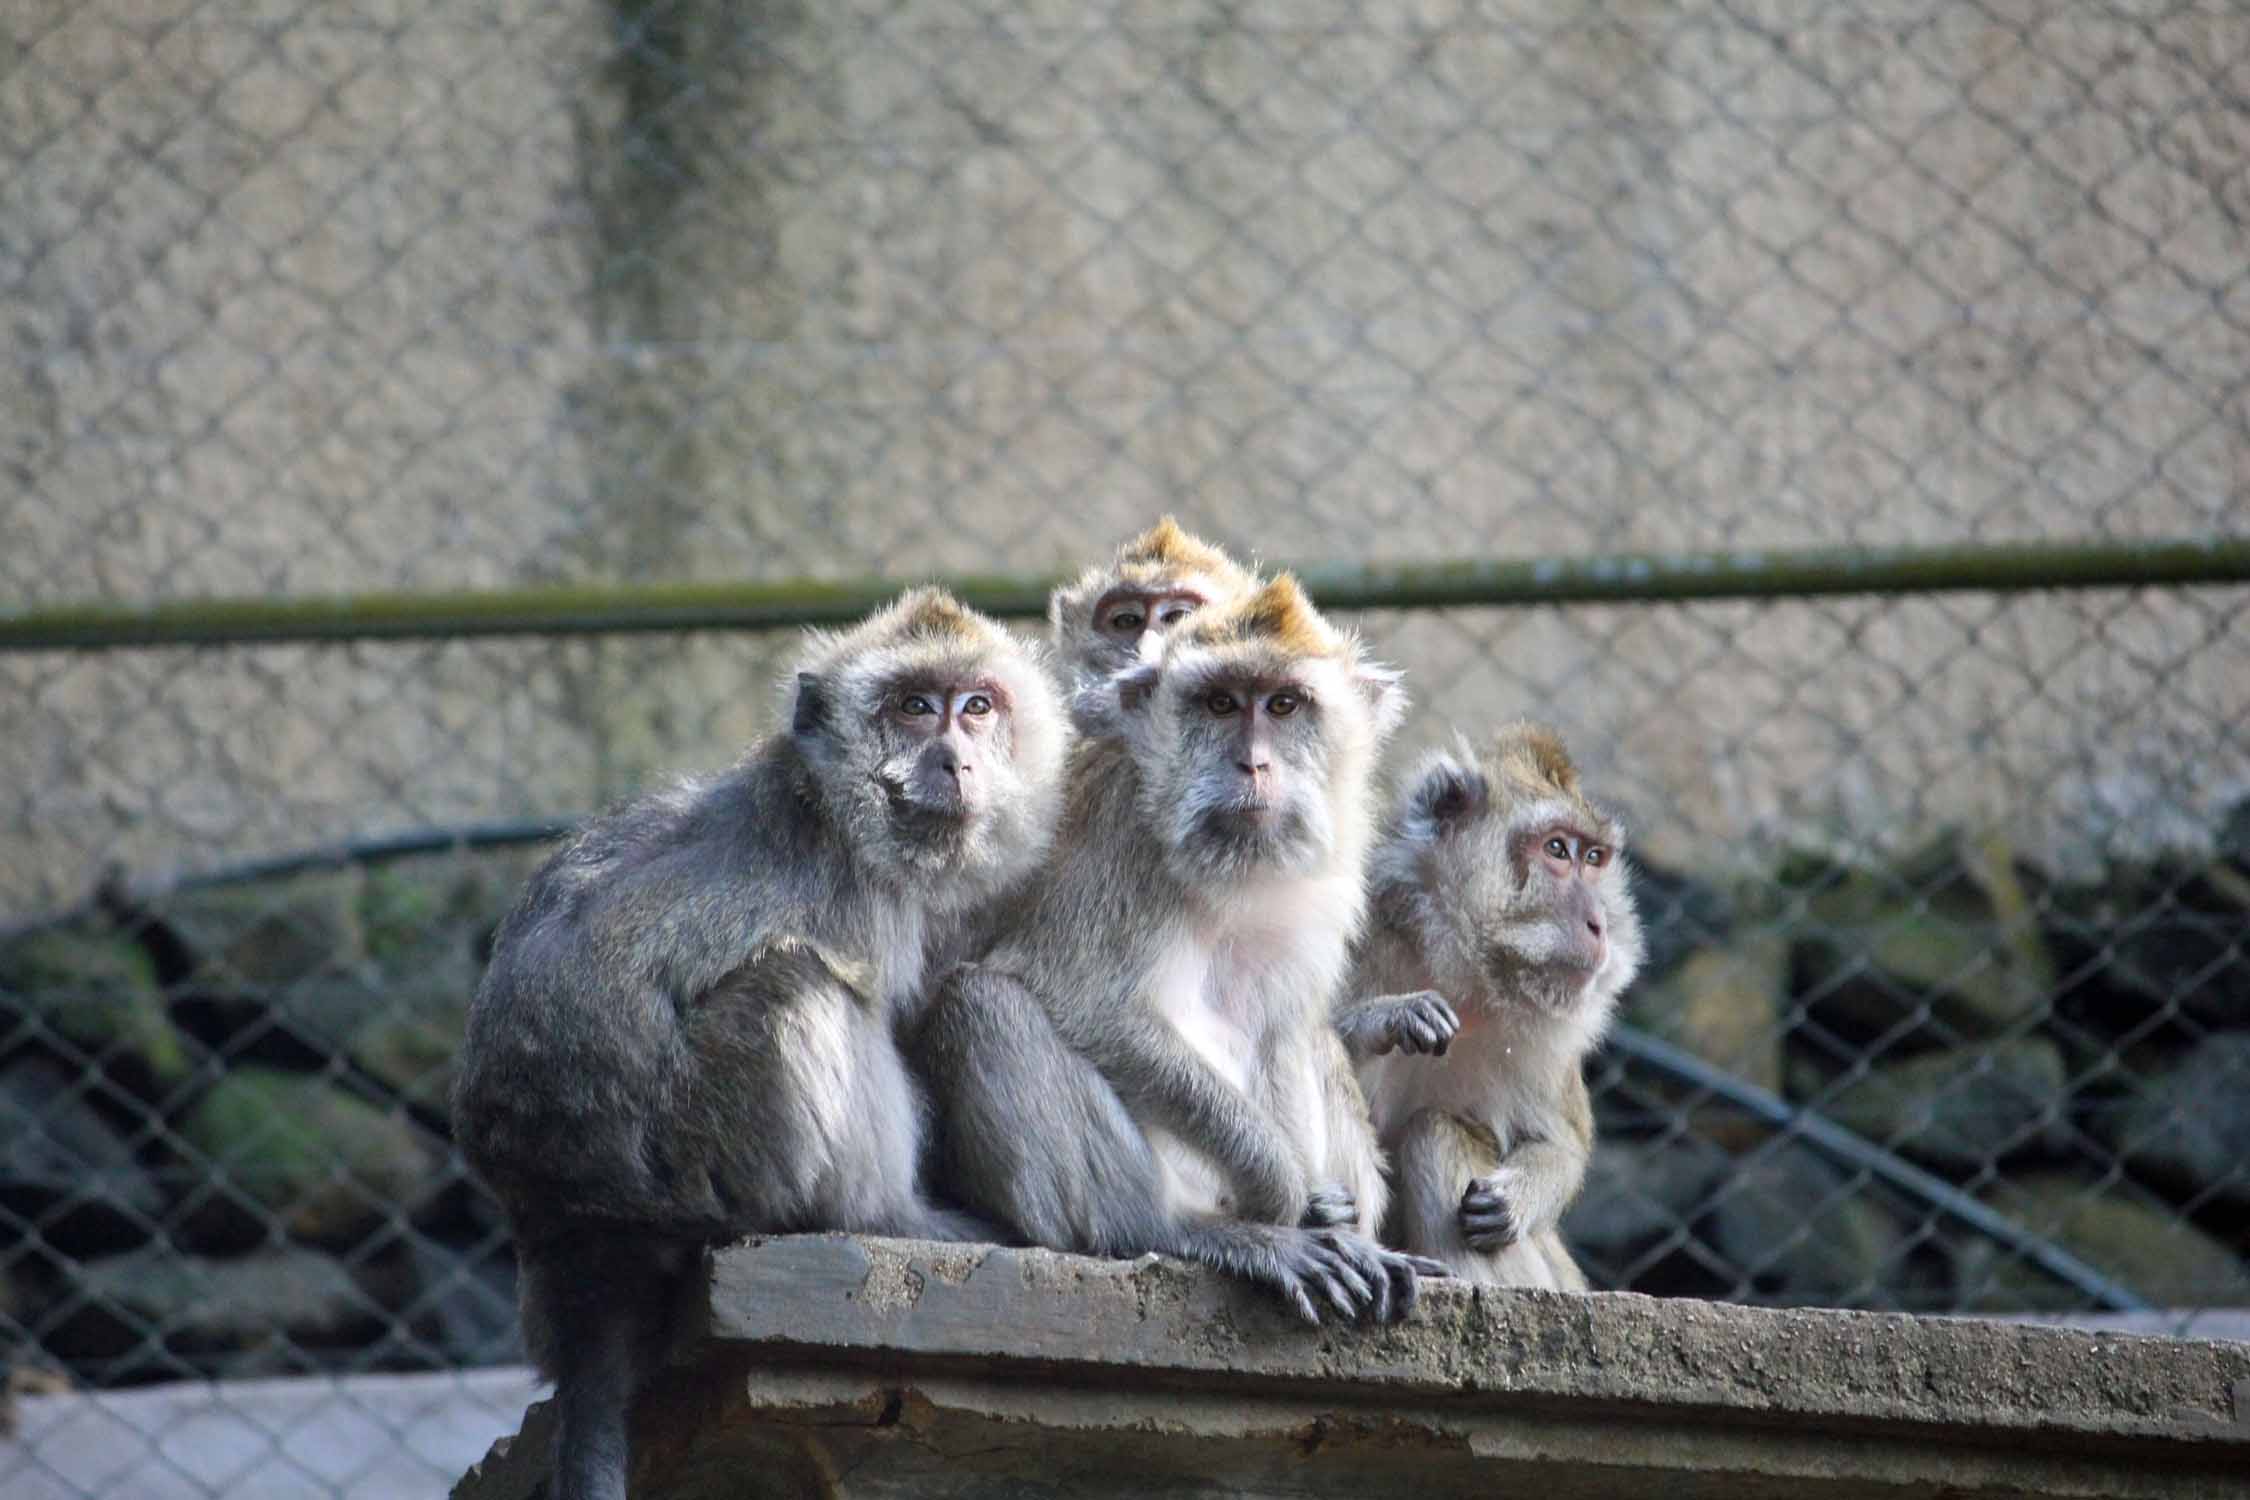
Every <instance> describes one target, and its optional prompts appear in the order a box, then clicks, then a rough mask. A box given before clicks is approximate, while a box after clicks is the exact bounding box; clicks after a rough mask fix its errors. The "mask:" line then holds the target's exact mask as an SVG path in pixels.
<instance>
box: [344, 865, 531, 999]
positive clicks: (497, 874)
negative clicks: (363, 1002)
mask: <svg viewBox="0 0 2250 1500" xmlns="http://www.w3.org/2000/svg"><path fill="white" fill-rule="evenodd" d="M543 852H544V851H543V850H538V849H533V850H502V851H490V852H484V853H476V854H470V853H450V854H439V855H430V856H427V857H424V858H419V859H410V860H401V861H398V862H396V863H393V864H385V865H380V866H376V867H373V868H371V869H369V870H368V872H367V881H366V885H365V887H364V888H363V889H362V891H361V893H360V898H359V911H360V926H361V929H362V932H363V934H364V937H365V944H366V951H367V956H368V957H369V958H371V959H373V960H374V962H375V963H376V965H377V966H378V967H379V968H381V969H383V970H384V971H385V972H395V971H397V970H399V969H400V968H407V969H412V968H418V967H421V966H423V962H424V959H423V955H424V953H425V952H426V950H428V949H429V948H431V947H433V946H435V947H439V948H443V949H447V950H452V949H459V950H460V951H462V952H464V953H467V954H468V955H470V956H471V958H472V959H473V958H475V957H476V956H477V952H478V949H479V947H480V945H481V944H482V942H483V940H484V939H485V937H486V936H487V935H488V934H489V933H490V932H491V931H492V929H493V928H494V927H496V926H498V925H499V923H500V919H501V918H502V917H504V916H506V915H507V913H508V908H509V907H510V906H512V905H514V904H515V900H516V897H517V894H518V893H519V892H520V891H521V890H522V889H523V883H524V881H525V879H527V878H528V877H529V875H530V873H531V869H532V867H533V865H534V864H535V863H536V860H537V858H538V857H539V856H540V855H542V854H543Z"/></svg>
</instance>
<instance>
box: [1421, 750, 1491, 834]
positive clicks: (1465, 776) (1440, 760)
mask: <svg viewBox="0 0 2250 1500" xmlns="http://www.w3.org/2000/svg"><path fill="white" fill-rule="evenodd" d="M1490 791H1491V789H1490V788H1489V787H1488V786H1487V785H1486V784H1485V779H1484V773H1483V772H1482V771H1479V770H1478V769H1477V768H1476V767H1474V766H1465V765H1463V764H1462V763H1461V762H1459V761H1457V760H1455V759H1454V758H1453V757H1452V756H1450V755H1447V754H1444V753H1443V752H1440V753H1439V754H1438V755H1437V756H1435V757H1434V758H1432V759H1431V760H1430V761H1429V762H1428V763H1427V764H1426V765H1424V766H1423V768H1422V770H1421V772H1420V773H1419V774H1417V775H1416V776H1415V778H1414V786H1413V789H1412V790H1410V791H1409V792H1408V793H1407V794H1406V808H1407V813H1408V816H1410V817H1411V818H1413V819H1414V820H1415V821H1417V822H1422V823H1427V824H1428V825H1429V826H1430V827H1431V828H1432V829H1433V830H1438V831H1442V830H1444V829H1447V828H1451V827H1453V826H1454V825H1456V824H1458V823H1459V822H1460V821H1461V820H1462V819H1463V818H1466V817H1468V816H1469V815H1470V814H1471V813H1473V812H1475V811H1476V810H1477V809H1479V808H1481V807H1483V806H1484V803H1485V798H1486V797H1487V796H1488V795H1489V794H1490Z"/></svg>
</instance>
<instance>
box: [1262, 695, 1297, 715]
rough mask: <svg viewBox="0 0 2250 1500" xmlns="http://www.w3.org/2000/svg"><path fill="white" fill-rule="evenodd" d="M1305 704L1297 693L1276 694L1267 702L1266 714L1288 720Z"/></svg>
mask: <svg viewBox="0 0 2250 1500" xmlns="http://www.w3.org/2000/svg"><path fill="white" fill-rule="evenodd" d="M1303 702H1304V699H1302V698H1300V697H1298V696H1297V695H1296V694H1295V693H1276V694H1274V695H1273V696H1272V697H1271V698H1268V699H1267V700H1266V712H1267V713H1269V714H1272V715H1273V716H1274V717H1275V718H1277V719H1286V718H1288V717H1289V716H1290V715H1291V714H1293V713H1295V712H1296V711H1297V709H1298V707H1299V705H1301V704H1302V703H1303Z"/></svg>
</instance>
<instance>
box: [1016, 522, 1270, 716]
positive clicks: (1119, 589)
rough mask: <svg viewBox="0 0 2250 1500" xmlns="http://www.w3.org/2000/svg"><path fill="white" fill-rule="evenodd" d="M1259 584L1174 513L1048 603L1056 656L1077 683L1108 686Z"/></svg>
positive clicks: (1152, 660)
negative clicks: (1196, 619) (1195, 620)
mask: <svg viewBox="0 0 2250 1500" xmlns="http://www.w3.org/2000/svg"><path fill="white" fill-rule="evenodd" d="M1256 588H1257V580H1256V578H1255V577H1253V576H1252V575H1251V574H1250V573H1248V572H1246V571H1245V570H1244V569H1242V568H1241V567H1239V566H1237V565H1236V563H1235V562H1234V560H1233V559H1232V558H1230V557H1228V556H1227V555H1226V553H1224V552H1222V551H1220V550H1219V549H1218V548H1217V547H1214V546H1212V545H1211V544H1209V543H1208V542H1204V541H1201V540H1199V539H1198V538H1196V537H1193V536H1190V535H1189V534H1188V533H1187V532H1185V531H1182V530H1181V529H1180V527H1179V525H1178V523H1176V522H1174V521H1173V520H1172V519H1171V518H1170V517H1169V516H1167V517H1165V518H1164V519H1163V520H1162V521H1159V522H1158V523H1157V524H1156V525H1155V526H1153V527H1151V528H1150V529H1149V530H1147V531H1145V532H1143V533H1142V534H1141V535H1139V536H1137V537H1134V538H1132V539H1131V540H1130V541H1127V542H1126V543H1124V544H1123V545H1122V546H1120V547H1119V548H1118V550H1117V555H1116V557H1115V558H1114V559H1113V560H1112V561H1111V562H1110V563H1109V564H1108V565H1107V566H1104V567H1096V568H1090V569H1088V570H1087V571H1086V572H1085V573H1083V574H1082V575H1080V576H1079V578H1078V579H1077V580H1076V581H1075V582H1073V583H1070V584H1068V585H1065V586H1064V587H1062V588H1058V589H1056V590H1055V592H1054V593H1053V595H1051V596H1050V597H1049V599H1048V601H1047V616H1048V620H1049V621H1050V623H1051V626H1052V631H1053V641H1054V648H1055V655H1056V657H1057V658H1058V659H1059V660H1060V662H1061V663H1062V665H1063V667H1064V669H1065V670H1066V671H1067V672H1069V673H1071V674H1072V677H1073V681H1074V685H1075V686H1077V687H1087V686H1091V685H1095V684H1099V683H1102V682H1104V681H1105V680H1106V679H1108V678H1109V677H1111V676H1113V675H1115V674H1116V673H1118V672H1122V671H1125V670H1127V669H1128V668H1131V667H1133V666H1136V665H1141V664H1146V663H1153V662H1155V661H1156V660H1157V659H1158V658H1159V657H1160V656H1161V655H1162V653H1163V647H1164V642H1165V640H1166V639H1167V638H1168V637H1169V636H1170V635H1171V634H1172V633H1173V632H1174V631H1175V630H1176V629H1177V628H1178V627H1179V626H1181V625H1184V624H1185V623H1186V622H1187V621H1188V620H1189V619H1190V618H1191V617H1192V616H1194V615H1195V614H1196V613H1198V612H1199V611H1201V610H1204V609H1206V608H1214V607H1217V608H1224V607H1226V606H1229V605H1232V604H1234V603H1236V602H1238V601H1239V600H1241V599H1243V598H1245V597H1247V596H1248V595H1249V594H1251V593H1252V592H1253V591H1255V589H1256Z"/></svg>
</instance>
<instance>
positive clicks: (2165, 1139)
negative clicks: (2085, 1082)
mask: <svg viewBox="0 0 2250 1500" xmlns="http://www.w3.org/2000/svg"><path fill="white" fill-rule="evenodd" d="M2089 1114H2090V1116H2091V1120H2090V1124H2091V1126H2092V1129H2093V1132H2094V1134H2095V1135H2096V1136H2097V1137H2099V1138H2100V1140H2101V1141H2102V1143H2103V1144H2104V1145H2106V1146H2108V1147H2109V1148H2110V1149H2111V1150H2112V1151H2114V1152H2116V1153H2117V1155H2118V1157H2119V1158H2120V1159H2122V1160H2123V1161H2124V1162H2125V1164H2126V1165H2127V1166H2128V1167H2129V1168H2130V1169H2131V1170H2132V1171H2134V1172H2135V1173H2137V1174H2139V1175H2140V1176H2142V1177H2145V1178H2147V1179H2148V1180H2149V1181H2152V1182H2156V1183H2160V1184H2162V1185H2163V1186H2164V1187H2166V1188H2168V1189H2170V1190H2172V1191H2174V1192H2176V1193H2180V1194H2183V1195H2189V1196H2193V1197H2197V1198H2225V1199H2229V1200H2232V1201H2234V1202H2250V1032H2241V1031H2231V1032H2220V1033H2218V1034H2217V1035H2215V1036H2209V1037H2206V1038H2204V1039H2203V1040H2202V1041H2201V1042H2199V1043H2197V1044H2196V1045H2195V1046H2194V1047H2191V1048H2189V1049H2188V1050H2187V1051H2185V1052H2181V1053H2175V1054H2172V1055H2171V1056H2170V1057H2169V1058H2168V1059H2167V1060H2166V1062H2165V1064H2164V1065H2163V1066H2161V1067H2155V1068H2151V1069H2150V1070H2149V1071H2148V1072H2147V1074H2145V1075H2144V1076H2142V1077H2139V1078H2136V1079H2135V1080H2134V1081H2133V1083H2132V1085H2131V1087H2130V1088H2129V1089H2128V1090H2127V1092H2125V1093H2124V1094H2123V1095H2121V1096H2119V1097H2117V1098H2116V1099H2114V1100H2110V1101H2107V1102H2105V1103H2104V1104H2102V1105H2099V1106H2097V1107H2095V1108H2093V1109H2091V1110H2090V1111H2089Z"/></svg>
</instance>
